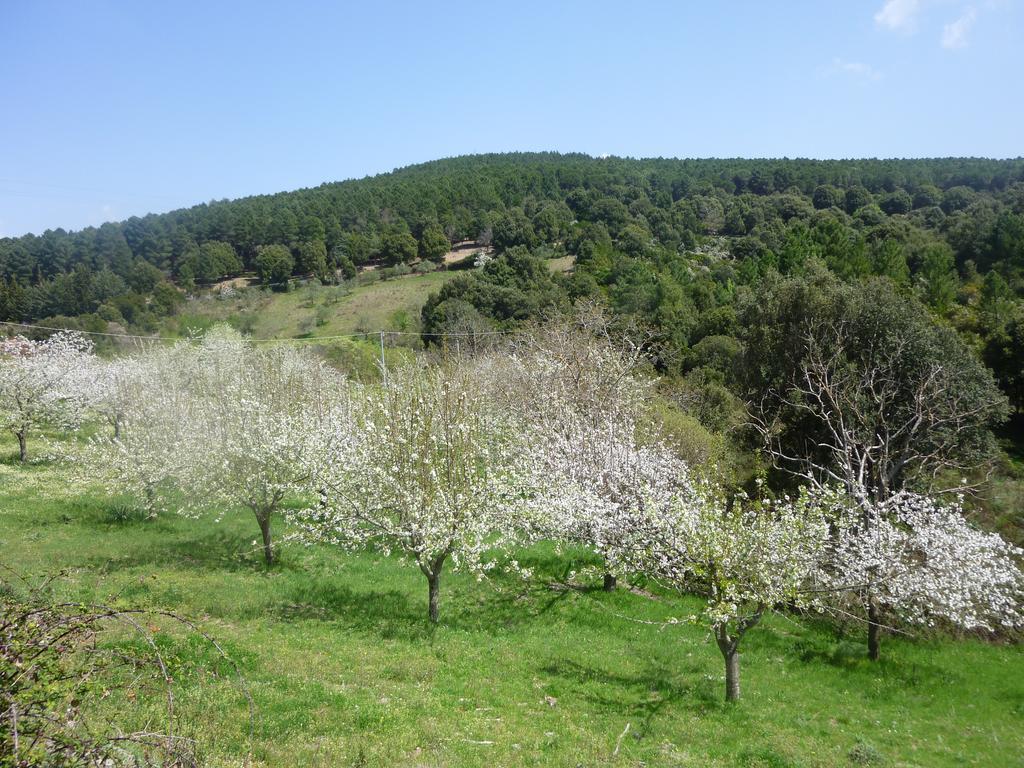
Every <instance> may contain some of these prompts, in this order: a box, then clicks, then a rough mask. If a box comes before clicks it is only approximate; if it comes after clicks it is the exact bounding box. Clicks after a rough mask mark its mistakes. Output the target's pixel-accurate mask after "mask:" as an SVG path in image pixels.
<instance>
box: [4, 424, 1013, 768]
mask: <svg viewBox="0 0 1024 768" xmlns="http://www.w3.org/2000/svg"><path fill="white" fill-rule="evenodd" d="M35 447H36V448H37V449H38V448H41V445H40V444H39V443H38V441H37V444H36V446H35ZM13 451H14V445H13V443H12V442H11V441H6V442H4V443H3V445H2V452H3V456H4V461H3V463H2V464H0V552H2V555H0V561H2V563H3V565H5V566H7V567H8V568H10V569H13V570H14V571H16V572H17V573H19V574H21V575H24V576H27V577H42V576H44V575H50V574H54V573H57V572H59V573H61V576H60V577H59V578H58V579H57V581H56V582H55V584H54V587H53V588H54V590H55V593H56V596H57V597H59V598H63V599H68V600H76V601H83V602H103V603H112V604H115V605H119V606H122V607H128V606H132V607H149V608H160V609H168V610H171V611H174V612H176V613H178V614H180V615H182V616H184V617H187V618H189V619H191V620H194V621H195V622H196V623H197V625H198V626H199V627H200V628H201V629H202V630H203V631H204V632H206V633H208V634H209V635H210V636H211V637H212V638H214V639H216V640H217V641H218V643H220V644H221V646H222V647H223V648H224V650H225V652H226V653H227V654H228V656H229V657H230V658H231V661H232V662H234V664H236V665H237V672H235V671H234V670H233V669H232V668H231V667H230V666H229V665H225V664H224V662H223V660H221V659H219V658H218V657H217V656H216V655H215V654H212V653H211V649H210V647H209V645H208V644H207V643H206V642H205V641H204V640H203V639H202V638H201V637H199V636H197V635H196V634H195V633H192V632H189V631H186V630H184V629H181V628H177V629H176V628H175V627H174V626H173V625H171V624H167V623H160V624H155V625H153V626H151V627H150V628H149V630H148V631H153V632H154V635H156V636H157V641H158V643H159V645H160V647H161V648H162V649H163V651H164V653H165V654H166V655H167V657H168V658H169V659H171V660H172V661H173V669H174V670H176V672H175V675H174V688H175V691H176V696H177V702H178V709H179V715H180V717H181V720H182V722H183V723H185V725H186V728H187V729H188V733H189V734H190V735H192V736H194V737H195V738H196V739H197V740H198V743H199V746H200V752H201V755H202V757H203V758H204V760H205V761H206V764H208V765H211V766H235V765H253V766H396V765H399V766H541V765H543V766H637V767H639V766H751V767H753V766H765V767H772V768H781V767H784V766H845V765H870V766H876V765H877V766H922V767H927V768H932V767H933V766H961V765H977V766H1014V765H1024V728H1022V724H1024V654H1022V651H1021V649H1020V647H1019V646H1011V645H1003V644H998V643H989V642H983V641H981V640H978V639H949V638H937V637H924V636H917V637H897V636H887V637H886V638H885V640H884V645H883V658H882V660H881V661H880V662H879V663H875V664H872V663H870V662H868V661H867V659H866V658H865V655H864V649H863V638H862V636H861V633H860V632H859V631H858V629H857V627H850V628H847V629H846V630H845V631H840V630H837V629H836V628H835V627H833V626H830V625H826V624H824V623H822V622H817V621H814V620H813V619H809V618H806V617H804V618H797V617H787V616H775V617H773V618H771V619H770V620H768V621H767V622H766V623H765V624H764V625H762V626H760V627H758V628H757V629H756V630H754V631H752V632H751V633H750V634H749V636H748V637H747V638H746V639H745V640H744V648H743V658H742V674H743V700H742V701H740V702H739V703H738V704H733V705H728V704H726V703H725V702H724V701H723V669H722V661H721V657H720V655H719V653H718V650H717V648H716V647H715V644H714V642H713V641H712V639H711V638H710V637H708V636H707V635H706V633H705V632H704V631H702V630H701V629H700V628H698V627H696V626H693V625H690V624H685V623H684V624H676V625H671V624H669V625H665V624H664V622H666V621H667V620H669V619H671V618H674V617H679V618H682V617H685V616H688V615H690V614H692V613H695V612H696V611H697V610H699V608H700V605H699V603H698V602H697V601H696V600H680V599H678V598H672V597H670V596H667V595H663V594H659V593H658V590H657V589H656V588H655V587H654V586H652V585H647V584H642V583H636V584H631V585H625V586H624V587H621V588H620V589H619V590H618V591H616V592H614V593H605V592H603V591H601V590H600V588H599V579H596V578H593V577H591V576H589V575H585V574H586V567H587V566H588V565H591V564H593V562H592V561H591V560H588V558H587V557H586V555H585V554H584V553H579V552H577V553H572V552H568V553H561V554H559V553H556V552H555V551H554V550H553V549H550V548H546V547H538V548H536V549H534V550H531V551H528V552H524V553H522V557H521V561H522V562H524V563H526V564H527V565H529V566H532V567H533V568H534V570H535V573H534V578H533V579H532V580H530V581H528V582H524V581H522V580H520V579H519V578H518V577H514V576H502V575H495V576H493V577H491V578H489V579H485V580H483V581H477V580H476V579H475V578H472V577H469V576H463V575H458V574H446V577H445V581H444V582H443V585H442V590H443V594H442V603H441V622H440V624H439V625H438V626H437V627H431V626H429V624H428V622H427V619H426V597H427V595H426V584H425V581H424V579H423V577H422V575H421V574H420V573H419V571H418V570H417V569H415V568H413V567H410V566H408V565H407V564H405V563H403V562H401V561H400V560H399V559H397V558H395V557H384V556H381V555H379V554H375V553H372V552H359V553H345V552H341V551H338V550H335V549H333V548H331V547H329V546H315V547H306V546H303V545H302V544H300V543H298V542H295V541H292V542H290V543H286V544H285V545H284V546H283V548H282V550H281V558H280V562H279V563H278V564H277V565H276V566H274V567H273V568H271V569H269V570H268V569H267V568H266V567H265V566H264V565H263V563H262V559H261V555H260V552H259V551H258V548H257V547H256V546H255V545H254V539H255V538H256V537H257V535H258V531H257V529H256V526H255V522H254V521H253V520H251V519H250V517H249V516H248V515H247V514H246V513H244V512H242V511H238V512H237V513H236V512H233V511H230V510H228V511H227V513H226V514H225V515H224V516H223V519H222V520H221V521H220V522H218V521H216V520H215V519H214V518H213V517H212V516H211V517H206V518H200V519H186V518H183V517H179V516H176V515H173V514H170V515H161V516H158V517H156V518H154V519H148V518H147V517H146V515H144V514H143V513H141V512H140V511H139V510H138V508H137V507H136V505H135V504H134V503H133V501H132V500H131V499H124V498H110V497H108V496H106V495H105V494H104V493H103V492H102V489H101V488H99V487H96V486H94V485H93V484H92V483H90V482H89V480H88V479H86V478H82V477H79V476H76V475H75V474H74V473H73V471H72V470H71V469H70V468H68V467H67V466H64V465H60V464H57V463H55V462H50V461H47V460H39V461H36V462H33V463H30V464H28V465H24V466H23V465H20V464H19V463H18V462H17V461H16V460H15V457H14V455H13ZM38 455H39V453H38V452H37V456H38ZM277 533H278V535H279V537H282V538H287V537H288V534H289V531H288V529H287V527H286V526H284V525H283V524H282V523H281V522H280V521H279V522H278V523H277ZM245 691H248V692H249V694H250V695H251V698H252V702H253V705H254V710H253V711H254V714H253V715H252V716H250V713H249V706H248V704H247V699H246V695H245ZM105 706H107V707H108V708H109V710H110V712H112V713H114V714H115V715H116V716H117V717H118V718H119V719H120V721H121V722H122V723H123V724H124V725H125V726H126V727H129V726H132V725H133V724H137V723H138V722H142V721H143V720H144V719H145V718H146V717H147V716H149V715H152V714H153V712H156V711H158V710H159V706H160V702H156V701H154V702H145V701H132V702H128V701H117V700H116V694H115V697H114V700H107V701H106V702H105Z"/></svg>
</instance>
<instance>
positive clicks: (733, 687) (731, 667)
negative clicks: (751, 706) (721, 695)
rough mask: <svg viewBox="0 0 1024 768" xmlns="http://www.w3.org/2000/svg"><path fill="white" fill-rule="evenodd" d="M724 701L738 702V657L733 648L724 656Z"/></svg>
mask: <svg viewBox="0 0 1024 768" xmlns="http://www.w3.org/2000/svg"><path fill="white" fill-rule="evenodd" d="M725 700H726V701H739V700H740V655H739V653H737V652H736V649H735V648H733V649H732V650H731V651H729V653H728V654H726V656H725Z"/></svg>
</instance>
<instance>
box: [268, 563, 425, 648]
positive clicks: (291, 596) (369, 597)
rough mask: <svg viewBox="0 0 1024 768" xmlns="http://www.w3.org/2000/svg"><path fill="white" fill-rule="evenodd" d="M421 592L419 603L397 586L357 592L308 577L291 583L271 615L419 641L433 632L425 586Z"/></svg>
mask: <svg viewBox="0 0 1024 768" xmlns="http://www.w3.org/2000/svg"><path fill="white" fill-rule="evenodd" d="M423 591H424V596H423V604H422V605H420V604H418V603H417V604H413V603H412V601H410V599H409V596H408V595H407V594H406V593H405V592H402V591H400V590H397V589H389V590H377V589H373V590H367V591H361V590H355V589H352V588H351V587H349V586H348V585H346V584H340V583H338V581H337V580H334V579H330V580H327V579H315V578H310V579H308V580H304V581H303V582H301V583H298V584H295V585H294V586H292V587H291V588H290V589H289V590H288V592H287V594H286V595H285V599H284V601H283V602H279V603H278V604H277V605H276V607H275V609H274V614H275V615H276V616H277V617H278V618H279V619H281V620H284V621H289V620H320V621H336V622H338V623H339V624H341V625H343V626H345V627H348V628H351V629H355V630H358V631H360V632H367V633H371V634H375V635H377V636H379V637H380V638H381V639H385V640H390V639H403V640H417V641H421V640H424V639H429V638H431V637H432V636H433V634H434V632H435V631H436V628H435V627H433V626H432V625H430V623H429V622H428V621H427V616H426V586H425V585H424V590H423Z"/></svg>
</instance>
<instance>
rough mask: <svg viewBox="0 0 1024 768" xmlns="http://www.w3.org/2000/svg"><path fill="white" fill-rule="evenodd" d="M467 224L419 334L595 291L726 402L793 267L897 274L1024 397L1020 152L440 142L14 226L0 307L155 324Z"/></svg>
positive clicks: (881, 281)
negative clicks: (228, 293) (463, 263)
mask: <svg viewBox="0 0 1024 768" xmlns="http://www.w3.org/2000/svg"><path fill="white" fill-rule="evenodd" d="M466 240H473V241H476V242H477V243H479V244H480V245H481V246H488V245H490V246H493V251H494V253H495V254H496V255H495V257H494V258H492V259H491V260H490V261H489V263H487V264H486V265H483V266H481V267H480V268H479V269H473V270H467V271H465V272H464V273H462V274H459V275H458V276H456V277H454V278H453V279H452V280H451V281H449V282H448V283H447V284H445V286H444V287H443V289H442V290H441V291H440V292H439V293H437V294H435V295H433V296H432V297H431V298H430V300H429V301H428V302H427V305H426V306H425V307H424V310H423V331H424V333H425V334H428V335H426V336H425V337H424V338H425V340H426V341H430V340H431V339H434V340H436V338H437V337H436V336H431V335H429V334H443V333H445V332H452V331H456V330H457V331H461V332H472V331H473V330H475V329H493V328H499V329H506V328H511V327H514V326H516V325H517V324H520V323H522V322H523V321H524V320H527V319H529V318H532V317H536V316H538V315H540V314H542V313H544V312H545V311H547V310H548V309H549V308H552V307H554V308H557V307H565V306H568V305H570V304H571V303H572V302H573V301H575V300H578V299H581V298H586V297H594V298H599V299H601V300H602V301H604V302H606V303H607V304H608V306H610V308H611V309H612V310H613V312H615V313H616V314H617V315H619V316H622V317H631V318H635V319H636V320H638V321H640V322H641V323H642V324H643V325H645V326H647V327H648V328H650V329H652V330H653V333H654V335H655V337H656V342H657V349H658V350H659V352H658V355H659V360H660V362H661V364H662V367H663V368H664V369H665V370H666V371H668V372H680V373H689V374H691V375H690V376H689V377H688V378H689V379H690V380H693V381H697V380H700V381H703V382H704V388H703V390H702V391H703V395H702V399H703V400H707V399H708V398H709V397H711V396H710V395H709V394H708V392H709V390H714V389H715V388H716V387H718V388H720V389H721V390H722V392H720V393H719V395H720V399H721V398H724V397H725V390H731V391H733V392H737V393H741V392H742V385H741V383H740V382H737V381H733V380H732V379H733V378H735V372H736V370H737V369H736V366H735V365H733V361H734V358H735V357H736V356H737V355H741V354H742V353H743V349H744V347H745V344H746V342H747V341H748V340H749V337H750V333H751V325H750V324H751V323H764V322H767V321H768V320H766V317H765V311H767V310H766V306H767V305H768V304H770V303H771V302H770V301H769V299H770V297H772V296H780V295H783V294H785V292H786V291H788V290H793V283H794V282H795V283H802V284H805V285H810V286H815V287H814V288H813V292H814V295H815V296H821V295H833V294H834V296H836V297H839V296H841V295H843V291H850V290H862V291H864V290H866V291H869V292H871V291H875V292H877V291H882V292H886V291H891V292H894V293H895V295H896V296H898V297H899V300H902V301H903V302H905V303H906V306H907V307H908V312H910V313H911V314H913V313H915V312H917V311H919V308H920V311H922V312H926V313H927V314H928V316H929V317H930V321H931V322H934V323H937V324H939V325H942V326H945V327H947V328H951V329H954V330H955V331H956V332H957V334H958V335H959V337H960V339H962V340H963V341H964V342H966V346H967V347H968V348H970V349H971V350H973V351H974V353H975V354H976V357H977V358H978V359H980V360H983V361H984V363H985V364H986V365H987V366H988V367H989V368H990V369H991V370H992V371H993V372H994V374H995V378H996V380H997V381H998V384H999V386H1000V388H1001V389H1002V390H1003V392H1004V393H1005V394H1006V395H1007V396H1008V398H1009V401H1010V403H1011V405H1012V407H1013V409H1014V410H1019V409H1021V408H1022V406H1024V374H1022V367H1024V365H1022V363H1024V300H1022V297H1024V160H1021V159H1017V160H1006V161H997V160H986V159H971V158H961V159H957V158H950V159H931V160H843V161H813V160H741V159H734V160H666V159H653V160H634V159H623V158H592V157H589V156H586V155H559V154H547V153H544V154H507V155H478V156H467V157H460V158H453V159H447V160H440V161H436V162H431V163H425V164H423V165H417V166H411V167H408V168H404V169H400V170H397V171H394V172H392V173H388V174H382V175H379V176H375V177H372V178H366V179H361V180H353V181H346V182H339V183H330V184H324V185H322V186H319V187H316V188H313V189H303V190H299V191H295V192H287V193H280V194H275V195H262V196H256V197H249V198H244V199H240V200H234V201H220V202H212V203H209V204H203V205H198V206H195V207H192V208H188V209H182V210H177V211H172V212H170V213H165V214H154V215H148V216H145V217H141V218H131V219H128V220H127V221H123V222H120V223H108V224H104V225H102V226H100V227H97V228H88V229H84V230H82V231H79V232H66V231H64V230H61V229H57V230H50V231H47V232H45V233H43V234H42V235H25V236H23V237H19V238H5V239H2V240H0V319H4V320H11V321H19V322H34V323H37V324H40V325H60V326H63V327H75V328H82V329H86V330H94V331H95V330H107V329H108V326H110V324H111V323H113V324H115V326H114V327H115V328H131V329H136V330H139V331H142V332H147V331H152V330H153V329H155V328H156V327H157V326H158V323H159V320H160V318H161V317H162V316H166V315H169V314H173V313H174V312H175V311H176V310H177V308H178V307H179V306H180V305H181V303H182V302H183V301H184V299H185V296H186V295H187V294H188V293H189V292H192V291H195V290H197V286H200V287H201V286H202V285H204V284H208V283H210V282H212V281H214V280H216V279H219V278H222V277H226V276H233V275H238V274H241V273H243V272H255V273H256V274H258V276H259V277H260V279H261V280H262V281H263V282H264V283H265V284H267V285H270V286H272V287H275V288H277V289H286V288H287V283H288V278H289V277H290V276H292V275H307V276H315V277H318V278H319V279H321V280H323V281H325V282H328V281H336V280H339V279H343V277H344V276H346V275H347V276H351V275H352V274H353V273H354V271H355V270H356V268H358V267H359V266H360V265H364V264H366V263H370V262H372V263H376V264H381V265H401V264H408V263H410V262H417V261H423V262H430V261H433V262H435V263H436V262H439V261H440V260H441V258H442V257H443V255H444V254H445V253H446V252H447V251H448V249H449V248H450V246H451V244H453V243H456V242H461V241H466ZM556 256H571V257H573V259H574V264H575V267H574V269H573V270H572V272H571V274H568V275H562V274H558V273H555V272H553V271H552V270H550V269H548V268H547V266H546V263H545V260H546V259H550V258H552V257H556ZM787 286H788V287H787ZM857 286H860V287H859V288H857ZM837 300H838V299H837ZM812 305H813V306H818V304H816V303H815V302H813V301H810V302H809V304H808V307H811V306H812ZM779 311H781V310H779ZM807 311H811V309H808V310H807ZM818 311H822V312H826V313H827V310H824V309H821V308H820V306H819V310H818ZM712 399H713V398H712ZM720 410H721V409H718V411H720ZM707 418H708V419H709V420H711V421H715V420H717V421H718V422H719V423H718V424H717V426H719V427H721V426H723V425H722V423H721V422H722V420H727V418H728V417H727V416H726V415H723V414H722V413H720V412H716V414H715V415H711V414H709V415H708V416H707Z"/></svg>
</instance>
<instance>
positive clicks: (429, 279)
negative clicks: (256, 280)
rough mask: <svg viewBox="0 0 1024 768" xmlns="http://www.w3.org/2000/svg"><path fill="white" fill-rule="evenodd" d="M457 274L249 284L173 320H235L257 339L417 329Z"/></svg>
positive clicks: (181, 325)
mask: <svg viewBox="0 0 1024 768" xmlns="http://www.w3.org/2000/svg"><path fill="white" fill-rule="evenodd" d="M454 274H455V273H452V272H446V271H441V272H431V273H428V274H422V275H421V274H411V275H405V276H402V277H396V278H392V279H390V280H379V279H378V280H373V281H372V282H371V281H370V280H371V277H372V275H371V274H369V273H367V274H363V275H360V276H359V278H358V279H357V280H355V281H352V282H350V283H347V284H346V285H343V286H319V285H318V286H299V287H296V288H294V289H293V290H291V291H288V292H286V293H274V292H271V291H267V290H262V289H260V288H258V287H253V288H247V289H244V290H242V291H240V292H239V293H238V294H237V295H236V296H234V297H232V298H224V299H219V298H215V297H212V296H208V295H207V296H203V297H202V298H199V299H194V300H192V301H190V302H189V303H188V304H186V306H185V307H184V308H183V309H182V312H181V316H180V317H178V318H176V319H175V320H174V323H175V325H176V326H177V330H179V331H180V330H184V329H186V328H188V327H190V326H191V327H200V328H201V327H206V326H209V325H211V324H213V323H215V322H231V323H233V324H235V325H237V326H239V327H241V328H242V329H243V330H244V331H245V332H247V333H249V334H251V335H252V336H254V337H257V338H297V337H317V336H332V335H341V334H349V333H362V332H369V333H373V332H376V331H381V330H390V331H417V330H418V329H419V320H420V310H421V309H422V307H423V304H424V302H425V301H426V299H427V296H429V295H430V294H431V293H432V292H434V291H436V290H437V289H438V288H440V287H441V286H442V285H443V284H444V283H445V282H446V281H447V280H450V279H451V278H452V276H453V275H454Z"/></svg>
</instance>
